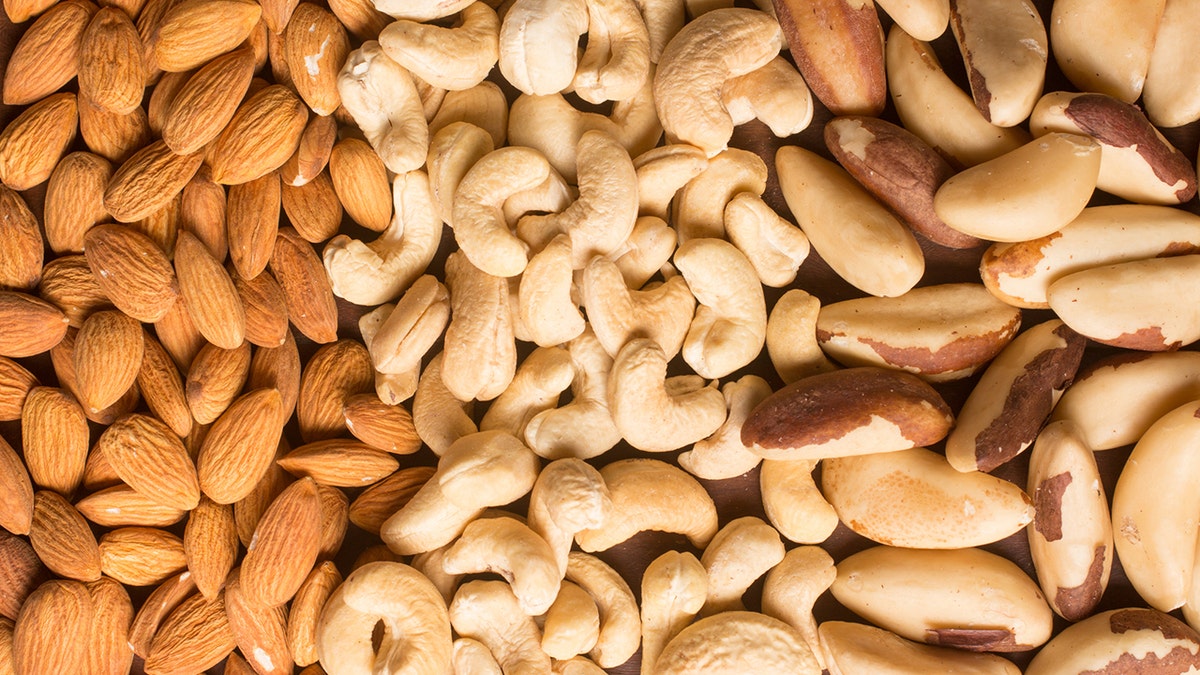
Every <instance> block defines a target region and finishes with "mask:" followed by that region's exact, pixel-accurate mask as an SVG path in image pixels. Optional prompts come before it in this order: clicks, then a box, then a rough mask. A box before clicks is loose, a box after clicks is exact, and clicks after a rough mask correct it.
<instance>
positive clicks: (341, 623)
mask: <svg viewBox="0 0 1200 675" xmlns="http://www.w3.org/2000/svg"><path fill="white" fill-rule="evenodd" d="M381 622H382V624H383V637H382V642H381V643H380V645H379V649H378V650H376V649H375V648H374V646H373V644H372V642H373V640H372V638H373V637H374V636H373V633H374V630H375V627H376V625H377V624H379V623H381ZM452 651H453V642H452V640H451V636H450V619H449V617H448V615H447V612H446V604H445V602H443V601H442V598H441V596H440V595H438V592H437V589H436V588H434V587H433V584H431V583H430V582H429V580H428V579H426V578H425V577H423V576H421V574H420V573H418V572H417V571H416V570H414V569H413V568H411V567H409V566H408V565H404V564H401V563H395V562H375V563H369V564H367V565H364V566H362V567H360V568H358V569H357V570H355V571H354V572H351V573H350V575H349V576H348V577H346V580H345V581H344V582H343V583H342V585H341V586H338V588H337V590H336V591H334V593H333V596H332V597H330V598H329V601H328V602H327V603H326V605H325V608H324V609H323V610H322V611H321V618H320V620H319V621H318V625H317V655H318V658H319V659H320V661H321V667H322V668H324V669H325V672H327V673H329V675H353V674H357V673H365V672H374V671H375V670H386V671H389V672H411V673H427V674H429V675H434V673H445V672H447V671H448V670H449V669H450V661H451V656H452Z"/></svg>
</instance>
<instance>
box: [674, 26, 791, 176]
mask: <svg viewBox="0 0 1200 675" xmlns="http://www.w3.org/2000/svg"><path fill="white" fill-rule="evenodd" d="M782 46H783V34H782V32H781V31H780V30H779V24H778V23H777V22H776V21H775V19H773V18H771V16H770V15H769V14H766V13H764V12H760V11H758V10H752V9H742V8H724V9H718V10H714V11H712V12H708V13H707V14H704V15H703V16H701V17H699V18H697V19H696V20H694V21H691V22H689V23H688V24H686V25H685V26H684V27H683V29H681V30H680V31H679V32H678V33H676V34H675V37H673V38H671V41H670V42H669V43H668V44H667V46H666V48H665V49H663V53H662V56H661V58H660V60H659V65H658V71H657V72H656V73H655V75H654V101H655V107H656V109H657V111H658V117H659V120H660V121H661V122H662V125H663V129H664V130H665V131H666V134H667V140H668V142H671V143H676V142H683V143H691V144H692V145H694V146H696V147H698V148H700V149H701V150H703V151H704V152H705V154H707V155H708V156H709V157H712V156H713V155H715V154H717V153H719V152H721V151H722V150H724V149H725V147H726V145H727V144H728V143H729V139H730V137H731V136H732V135H733V126H734V124H733V119H732V118H731V117H730V115H729V112H728V111H727V110H726V109H725V106H724V104H723V102H722V100H721V94H720V93H721V92H722V91H723V88H724V87H725V84H726V82H728V81H729V80H731V79H733V78H735V77H738V76H740V75H745V74H746V73H749V72H752V71H755V70H758V69H759V68H761V67H763V66H765V65H766V64H767V63H768V62H769V61H770V60H771V59H773V58H775V56H776V55H778V54H779V49H780V48H781V47H782Z"/></svg>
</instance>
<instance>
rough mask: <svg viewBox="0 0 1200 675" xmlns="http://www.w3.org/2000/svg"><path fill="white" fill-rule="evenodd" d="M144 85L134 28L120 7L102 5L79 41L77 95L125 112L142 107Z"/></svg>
mask: <svg viewBox="0 0 1200 675" xmlns="http://www.w3.org/2000/svg"><path fill="white" fill-rule="evenodd" d="M145 86H146V69H145V66H144V65H143V64H142V40H141V38H140V37H138V32H137V28H135V27H134V25H133V21H132V20H131V19H130V18H129V15H128V14H126V13H125V12H124V11H122V10H121V9H118V8H116V7H102V8H101V9H100V11H98V12H96V14H95V16H93V17H92V20H91V22H90V23H89V24H88V27H87V30H85V31H84V32H83V37H82V39H81V40H80V45H79V95H80V97H81V98H84V99H86V100H87V101H89V102H90V103H92V105H95V106H97V107H99V108H102V109H104V110H107V111H109V112H114V113H117V114H120V115H125V114H128V113H131V112H133V109H134V108H137V107H139V106H141V104H142V96H143V94H144V93H145V92H144V90H145Z"/></svg>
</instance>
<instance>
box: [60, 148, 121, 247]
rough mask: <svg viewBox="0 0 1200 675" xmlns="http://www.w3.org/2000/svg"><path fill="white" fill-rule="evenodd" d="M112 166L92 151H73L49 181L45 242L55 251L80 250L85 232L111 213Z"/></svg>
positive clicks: (63, 160) (63, 159)
mask: <svg viewBox="0 0 1200 675" xmlns="http://www.w3.org/2000/svg"><path fill="white" fill-rule="evenodd" d="M112 172H113V166H112V164H111V163H109V161H108V160H107V159H104V158H103V157H101V156H99V155H94V154H92V153H90V152H72V153H71V154H69V155H67V156H66V157H63V158H62V161H61V162H59V163H58V166H56V167H54V173H52V174H50V182H49V183H47V184H46V207H45V223H44V224H45V228H46V242H47V243H48V244H50V250H52V251H54V252H55V253H80V252H82V251H83V235H84V234H85V233H86V232H87V231H88V229H89V228H91V227H92V226H93V225H95V224H96V223H99V222H100V221H102V220H104V219H105V218H106V217H107V216H108V210H107V209H105V208H104V190H105V188H106V187H107V186H108V181H109V179H111V178H112Z"/></svg>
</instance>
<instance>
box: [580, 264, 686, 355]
mask: <svg viewBox="0 0 1200 675" xmlns="http://www.w3.org/2000/svg"><path fill="white" fill-rule="evenodd" d="M582 286H583V305H584V307H585V308H587V314H588V321H589V322H591V326H592V330H594V331H595V332H596V338H597V339H598V340H600V344H602V345H604V349H605V351H607V352H608V353H609V354H611V355H613V356H615V355H616V354H617V352H619V351H620V350H621V348H622V347H623V346H625V345H626V344H628V343H629V341H630V340H632V339H634V338H639V337H647V338H650V339H652V340H654V342H655V343H656V344H658V345H659V348H660V349H662V351H663V353H664V354H665V355H666V358H667V359H671V358H674V357H675V355H676V354H678V353H679V350H680V349H681V348H682V347H683V341H684V338H685V337H686V336H687V332H688V328H689V327H690V326H691V323H692V316H693V313H694V310H695V307H696V298H695V296H694V295H692V291H691V289H689V288H688V284H687V282H686V281H685V280H684V279H683V277H672V278H670V279H667V281H666V283H663V284H661V285H659V286H655V287H654V288H651V289H649V290H644V291H638V290H632V289H630V288H628V287H627V286H626V285H625V278H624V277H622V276H621V270H620V268H618V267H617V264H616V263H614V262H611V261H608V260H604V259H603V258H593V259H592V261H591V262H590V263H588V266H587V267H586V268H585V269H584V271H583V283H582Z"/></svg>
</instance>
